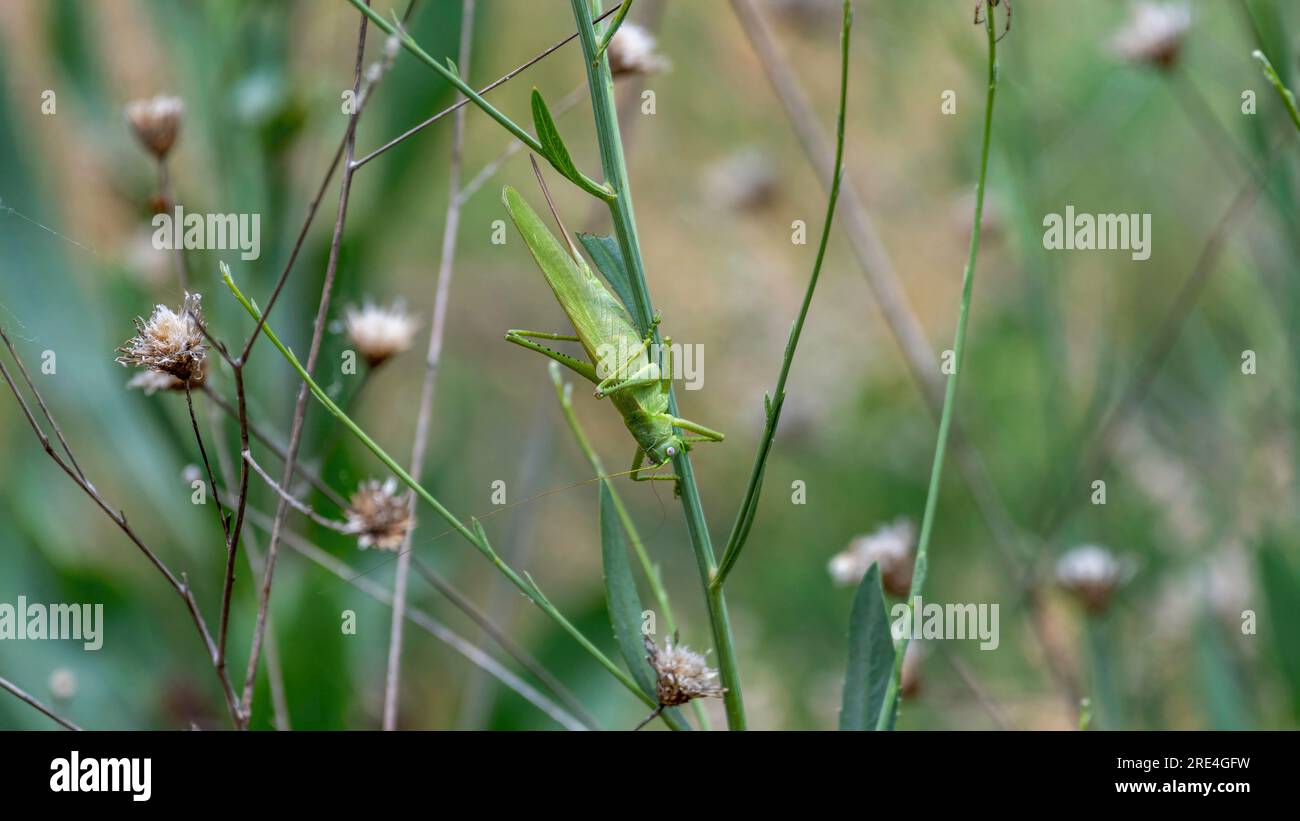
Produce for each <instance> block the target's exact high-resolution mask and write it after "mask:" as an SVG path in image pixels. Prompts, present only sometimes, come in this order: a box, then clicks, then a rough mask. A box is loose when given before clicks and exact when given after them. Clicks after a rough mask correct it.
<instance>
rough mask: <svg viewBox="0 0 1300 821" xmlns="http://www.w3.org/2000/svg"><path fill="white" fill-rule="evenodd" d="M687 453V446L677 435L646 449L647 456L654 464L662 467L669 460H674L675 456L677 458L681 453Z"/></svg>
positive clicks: (672, 435) (669, 435) (673, 434)
mask: <svg viewBox="0 0 1300 821" xmlns="http://www.w3.org/2000/svg"><path fill="white" fill-rule="evenodd" d="M685 451H686V445H685V444H683V442H682V440H681V438H680V437H679V436H678V435H677V434H675V433H670V434H668V435H667V436H665V437H664V438H662V439H660V440H659V441H658V442H655V444H654V446H653V447H649V448H646V452H645V455H646V458H647V459H649V460H650V461H651V462H652V463H654V464H656V465H662V464H664V463H665V462H667V461H668V460H669V459H672V458H673V457H674V456H677V455H678V454H679V453H684V452H685Z"/></svg>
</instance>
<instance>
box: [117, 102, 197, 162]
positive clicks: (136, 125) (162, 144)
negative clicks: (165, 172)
mask: <svg viewBox="0 0 1300 821" xmlns="http://www.w3.org/2000/svg"><path fill="white" fill-rule="evenodd" d="M184 113H185V103H184V102H183V101H182V100H181V98H180V97H167V96H165V95H159V96H157V97H154V98H153V99H150V100H135V101H133V102H130V103H127V104H126V121H127V122H128V123H130V124H131V129H132V130H133V131H134V132H135V138H136V139H137V140H139V141H140V145H142V146H144V148H145V150H146V151H148V152H149V153H150V154H153V155H154V156H155V157H157V158H158V159H160V160H162V159H165V158H166V157H167V154H168V153H169V152H170V151H171V150H172V145H174V144H175V143H176V135H177V134H178V133H179V132H180V129H181V115H183V114H184Z"/></svg>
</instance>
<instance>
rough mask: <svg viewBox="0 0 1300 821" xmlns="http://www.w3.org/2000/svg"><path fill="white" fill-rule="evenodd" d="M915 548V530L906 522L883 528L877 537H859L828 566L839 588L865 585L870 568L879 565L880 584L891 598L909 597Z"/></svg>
mask: <svg viewBox="0 0 1300 821" xmlns="http://www.w3.org/2000/svg"><path fill="white" fill-rule="evenodd" d="M915 547H916V527H915V526H914V525H913V524H912V522H911V521H910V520H908V519H905V518H899V519H896V520H894V521H893V522H892V523H890V524H887V525H882V526H881V527H879V528H877V529H876V530H875V532H874V533H871V534H868V535H866V536H859V537H857V538H856V539H854V540H853V541H852V542H850V543H849V546H848V547H847V548H845V550H844V551H843V552H841V553H837V554H836V555H835V556H833V557H832V558H831V560H830V562H829V563H828V564H827V565H826V570H827V572H829V573H830V574H831V579H832V580H834V582H835V583H836V584H839V585H854V584H857V583H858V582H860V581H862V577H863V576H865V575H867V571H868V570H870V569H871V565H872V564H873V563H874V564H879V565H880V581H881V585H882V586H883V587H884V588H885V592H886V593H888V594H890V595H891V596H906V595H907V591H908V588H910V587H911V585H912V565H913V558H912V552H913V550H914V549H915Z"/></svg>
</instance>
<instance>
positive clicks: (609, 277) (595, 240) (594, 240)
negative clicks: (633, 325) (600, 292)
mask: <svg viewBox="0 0 1300 821" xmlns="http://www.w3.org/2000/svg"><path fill="white" fill-rule="evenodd" d="M578 242H581V243H582V247H583V248H585V249H587V253H588V254H590V255H591V261H592V262H594V263H596V268H597V269H598V270H599V271H600V272H601V273H602V274H604V276H605V280H606V281H607V282H608V283H609V285H610V287H611V288H613V289H614V293H615V294H616V295H617V296H618V301H619V302H622V303H623V307H624V308H626V309H627V313H628V316H636V311H635V310H634V309H633V302H632V278H631V275H629V274H628V272H627V266H626V265H624V264H623V252H622V251H621V250H620V249H619V247H618V240H616V239H614V238H613V237H604V236H600V235H599V234H584V233H582V232H578Z"/></svg>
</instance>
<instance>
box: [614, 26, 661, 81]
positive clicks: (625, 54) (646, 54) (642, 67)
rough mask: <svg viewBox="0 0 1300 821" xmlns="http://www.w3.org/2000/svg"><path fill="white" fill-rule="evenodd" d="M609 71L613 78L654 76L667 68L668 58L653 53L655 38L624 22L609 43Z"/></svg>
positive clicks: (639, 27)
mask: <svg viewBox="0 0 1300 821" xmlns="http://www.w3.org/2000/svg"><path fill="white" fill-rule="evenodd" d="M605 53H606V54H608V55H609V70H610V73H611V74H613V75H614V76H615V77H619V76H622V75H633V74H655V73H657V72H660V71H663V70H664V69H666V68H668V66H669V62H668V58H666V57H664V56H663V55H662V54H660V53H659V52H657V51H655V37H654V35H653V34H651V33H650V32H648V31H646V30H645V29H644V28H642V27H641V26H638V25H637V24H636V23H630V22H624V23H623V25H621V26H619V27H618V31H616V32H614V39H612V40H610V41H609V49H608V50H607V51H606V52H605Z"/></svg>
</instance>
